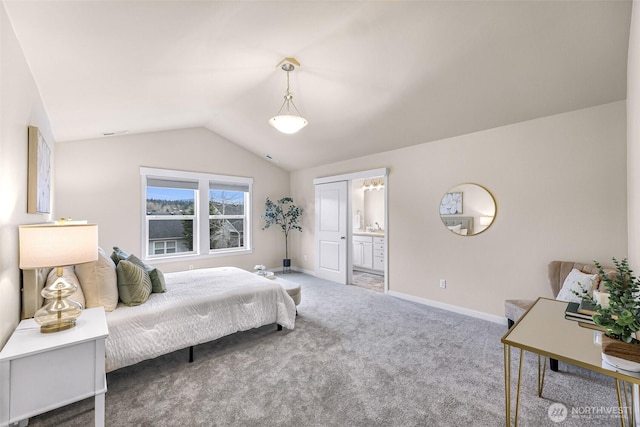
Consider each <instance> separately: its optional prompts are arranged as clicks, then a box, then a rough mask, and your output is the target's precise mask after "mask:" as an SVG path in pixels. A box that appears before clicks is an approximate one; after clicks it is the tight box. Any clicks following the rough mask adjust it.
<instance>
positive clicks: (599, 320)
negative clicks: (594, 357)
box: [576, 258, 640, 370]
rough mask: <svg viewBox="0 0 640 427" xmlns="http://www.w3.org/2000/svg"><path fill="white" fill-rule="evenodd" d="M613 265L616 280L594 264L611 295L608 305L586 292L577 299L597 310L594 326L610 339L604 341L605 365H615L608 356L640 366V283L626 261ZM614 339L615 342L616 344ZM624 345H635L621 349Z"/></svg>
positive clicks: (616, 261)
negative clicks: (637, 334)
mask: <svg viewBox="0 0 640 427" xmlns="http://www.w3.org/2000/svg"><path fill="white" fill-rule="evenodd" d="M613 263H614V265H615V266H616V274H615V276H614V277H613V278H612V277H611V276H610V275H608V274H607V273H606V272H605V271H604V269H603V268H602V266H601V265H600V264H599V263H598V262H597V261H595V262H594V264H595V265H596V267H597V268H598V273H599V274H600V278H601V280H602V281H603V282H604V288H605V289H606V290H607V292H608V293H609V302H608V304H606V303H605V304H602V302H601V301H598V300H597V299H595V298H594V297H592V296H591V295H589V293H588V292H587V291H586V290H585V289H584V288H583V289H582V293H577V292H576V295H578V296H579V297H581V298H582V300H583V301H587V302H589V303H590V304H591V305H592V306H593V307H594V311H595V312H596V313H597V314H594V315H593V322H594V323H595V324H596V325H598V326H600V327H601V328H602V329H603V331H604V334H605V335H606V337H609V338H610V340H607V339H606V337H603V348H602V352H603V358H604V359H605V361H607V362H609V363H611V361H610V360H607V358H606V357H605V356H604V354H606V355H612V356H614V357H618V358H622V359H627V360H631V361H634V362H638V363H640V345H639V344H640V341H638V340H637V339H636V332H638V331H639V330H640V280H638V278H636V276H635V275H634V274H633V271H632V270H631V269H630V268H629V262H628V261H627V259H626V258H624V259H623V260H621V261H618V260H617V259H615V258H613ZM611 339H612V340H615V341H613V342H612V341H611ZM622 343H626V344H632V345H630V346H629V345H624V346H621V345H620V344H622ZM609 347H610V348H609ZM612 364H615V363H612ZM623 369H624V368H623ZM634 370H635V369H634ZM638 370H640V366H638Z"/></svg>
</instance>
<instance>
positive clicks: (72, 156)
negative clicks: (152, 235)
mask: <svg viewBox="0 0 640 427" xmlns="http://www.w3.org/2000/svg"><path fill="white" fill-rule="evenodd" d="M141 166H146V167H152V168H166V169H176V170H184V171H192V172H204V173H214V174H221V175H234V176H244V177H251V178H254V184H253V200H252V202H253V216H252V220H253V233H254V239H253V243H254V251H253V253H252V254H244V255H235V256H224V257H215V258H207V259H204V260H191V261H185V262H175V263H162V264H158V267H159V268H160V269H161V270H163V271H176V270H185V269H187V268H188V267H189V265H193V266H194V268H203V267H213V266H221V265H234V266H237V267H240V268H244V269H248V270H253V267H254V266H255V265H256V264H263V265H266V266H267V267H270V268H275V267H281V266H282V258H284V237H283V234H282V232H281V231H279V230H277V229H276V228H273V227H272V228H270V229H268V230H262V226H263V224H264V221H263V220H262V219H260V215H262V214H263V213H264V200H265V199H266V197H267V196H269V197H271V199H272V200H273V199H279V198H281V197H284V196H288V195H289V173H288V172H286V171H284V170H282V169H280V168H278V167H276V166H274V165H273V164H271V163H270V162H268V161H266V160H264V159H262V158H260V157H258V156H256V155H254V154H251V153H249V152H248V151H246V150H245V149H243V148H241V147H239V146H237V145H235V144H233V143H231V142H229V141H227V140H225V139H223V138H222V137H220V136H218V135H216V134H214V133H212V132H210V131H208V130H207V129H204V128H194V129H183V130H174V131H166V132H154V133H145V134H138V135H126V136H117V137H109V138H99V139H92V140H85V141H73V142H71V141H69V142H59V143H58V144H56V197H57V199H56V200H57V201H56V207H57V208H56V215H57V216H61V217H72V218H74V219H87V220H89V221H91V222H95V223H97V224H98V227H99V239H100V246H101V247H102V248H104V249H105V250H106V251H107V252H108V253H110V252H111V248H112V247H113V246H119V247H121V248H122V249H123V250H125V251H127V252H132V253H135V254H140V253H141V252H142V249H141V206H142V205H141V200H142V192H141V184H140V167H141Z"/></svg>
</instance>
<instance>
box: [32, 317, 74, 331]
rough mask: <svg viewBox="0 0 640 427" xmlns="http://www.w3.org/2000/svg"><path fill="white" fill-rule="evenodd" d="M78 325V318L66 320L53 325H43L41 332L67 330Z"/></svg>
mask: <svg viewBox="0 0 640 427" xmlns="http://www.w3.org/2000/svg"><path fill="white" fill-rule="evenodd" d="M75 326H76V319H73V320H64V321H62V322H60V323H55V324H52V325H42V326H40V333H43V334H50V333H53V332H60V331H66V330H67V329H71V328H73V327H75Z"/></svg>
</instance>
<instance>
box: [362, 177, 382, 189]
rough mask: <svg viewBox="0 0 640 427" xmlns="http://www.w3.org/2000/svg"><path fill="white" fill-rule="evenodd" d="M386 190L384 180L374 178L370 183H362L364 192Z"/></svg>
mask: <svg viewBox="0 0 640 427" xmlns="http://www.w3.org/2000/svg"><path fill="white" fill-rule="evenodd" d="M383 188H384V179H383V178H373V179H372V180H370V181H364V182H363V183H362V189H363V190H364V191H367V190H369V191H373V190H382V189H383Z"/></svg>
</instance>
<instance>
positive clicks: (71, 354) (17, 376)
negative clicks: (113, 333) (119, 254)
mask: <svg viewBox="0 0 640 427" xmlns="http://www.w3.org/2000/svg"><path fill="white" fill-rule="evenodd" d="M108 335H109V330H108V328H107V319H106V317H105V314H104V309H103V308H102V307H98V308H90V309H87V310H84V311H83V312H82V315H80V317H79V318H78V320H77V324H76V327H75V328H72V329H69V330H66V331H62V332H56V333H53V334H41V333H40V326H39V325H38V324H37V323H36V322H35V321H34V320H33V319H27V320H23V321H22V322H20V324H19V325H18V327H17V328H16V330H15V332H14V333H13V335H11V338H9V341H7V344H6V345H5V347H4V348H3V349H2V352H0V426H1V427H4V426H7V425H9V424H13V423H17V422H20V421H22V420H25V419H27V418H29V417H32V416H35V415H38V414H41V413H43V412H47V411H50V410H52V409H56V408H59V407H61V406H65V405H68V404H70V403H73V402H77V401H79V400H82V399H86V398H87V397H91V396H95V425H96V426H104V394H105V393H106V391H107V381H106V376H105V370H104V366H105V365H104V341H105V339H106V338H107V336H108Z"/></svg>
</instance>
